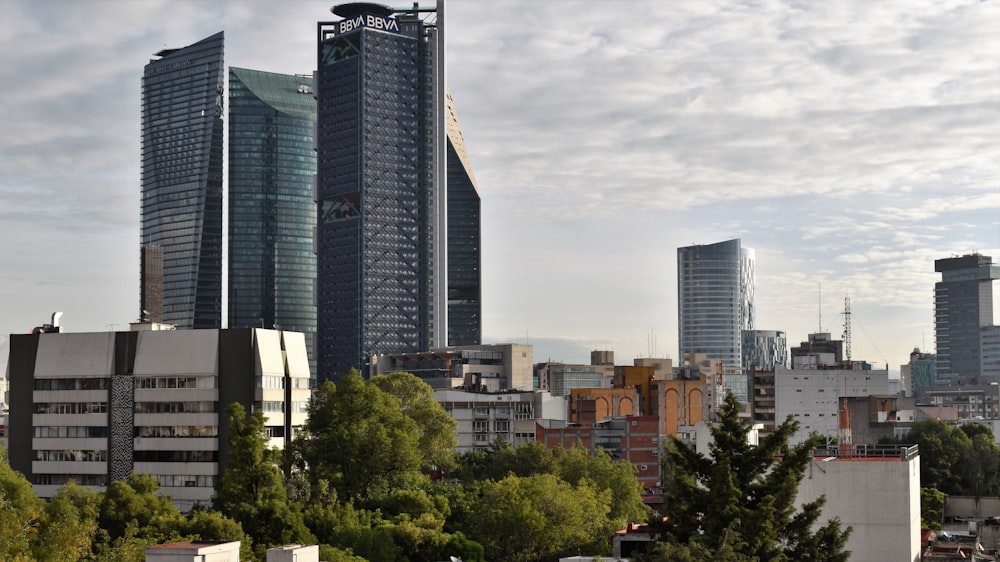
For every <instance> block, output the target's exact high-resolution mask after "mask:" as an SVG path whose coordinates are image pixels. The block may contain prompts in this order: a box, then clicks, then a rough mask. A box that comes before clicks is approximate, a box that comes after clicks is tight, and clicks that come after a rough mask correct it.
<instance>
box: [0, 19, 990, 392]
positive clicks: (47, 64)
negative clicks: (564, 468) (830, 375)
mask: <svg viewBox="0 0 1000 562" xmlns="http://www.w3.org/2000/svg"><path fill="white" fill-rule="evenodd" d="M331 4H332V2H302V3H297V4H295V5H292V6H278V5H271V4H267V3H257V2H249V3H245V2H244V3H237V2H226V3H220V4H213V5H212V6H211V7H210V8H209V7H207V6H206V5H205V4H201V3H195V2H191V3H181V4H176V3H174V4H168V3H162V2H143V3H128V4H123V3H121V2H111V1H105V2H102V1H96V2H88V3H86V4H85V5H84V4H76V3H70V2H47V3H42V4H38V3H14V4H13V5H12V6H10V9H9V10H8V12H9V13H7V14H6V16H7V17H5V20H4V22H3V23H0V30H2V31H3V33H0V45H2V46H3V47H6V49H5V50H4V52H6V53H8V55H7V56H6V58H5V64H4V65H0V78H3V80H2V81H0V83H3V84H4V86H3V88H4V90H3V93H4V97H3V99H4V100H5V101H4V121H5V132H4V134H3V135H0V143H2V144H0V155H2V156H0V201H2V202H3V204H2V205H0V237H2V239H3V240H5V241H6V243H5V244H4V251H3V252H2V254H0V256H2V258H3V263H4V266H3V270H2V272H0V295H2V296H3V301H2V305H3V310H4V314H3V315H2V323H0V361H2V362H4V363H5V362H6V349H7V334H9V333H23V332H25V331H27V330H28V329H30V328H31V327H33V326H36V325H40V324H42V323H43V322H46V321H47V319H48V318H49V315H50V314H51V313H52V312H53V311H56V310H61V311H63V312H64V313H65V315H64V317H63V323H64V324H65V326H66V328H67V329H68V330H70V331H100V330H108V329H110V328H111V327H112V326H113V325H116V326H117V327H118V328H121V327H123V326H124V324H126V323H127V322H130V321H134V320H135V319H136V318H135V317H136V315H137V313H138V309H139V306H138V302H139V279H138V270H139V264H138V261H139V256H138V252H136V251H135V250H136V248H137V244H136V242H137V241H138V240H137V236H136V232H137V227H138V213H137V210H138V209H139V164H140V158H139V140H140V118H139V117H140V108H139V104H138V100H139V99H140V80H141V75H142V67H143V66H144V65H145V64H147V63H148V61H149V59H150V58H152V55H153V54H154V53H155V52H157V51H159V50H160V49H162V48H163V47H168V46H169V47H174V46H181V45H189V44H191V43H194V42H196V41H198V40H200V39H201V38H204V37H207V36H209V35H211V34H213V33H216V32H218V31H221V30H224V31H225V33H226V39H227V45H226V64H227V65H232V66H238V67H249V68H255V69H261V70H265V71H269V72H279V73H285V74H295V73H311V72H312V71H313V70H314V67H315V48H314V38H315V35H314V32H315V26H316V22H317V21H329V20H332V19H335V18H334V17H333V16H332V15H331V14H330V12H329V8H330V5H331ZM421 4H422V5H423V4H425V3H423V2H422V3H421ZM427 4H429V3H427ZM625 5H626V6H628V9H621V10H615V11H602V10H600V9H598V8H595V7H594V6H604V5H603V4H596V5H595V4H592V3H588V2H568V1H565V2H564V1H554V2H546V3H537V2H515V1H509V2H498V3H492V4H490V5H489V6H488V7H484V5H483V4H481V3H477V2H470V1H463V0H451V1H449V2H448V3H447V10H446V20H447V22H448V39H447V41H448V51H447V53H448V73H449V76H448V82H449V85H450V87H451V91H452V93H453V95H454V97H455V99H456V100H457V101H458V106H459V111H460V112H461V118H462V125H463V130H462V133H463V136H464V139H465V141H466V145H467V148H468V152H469V157H470V160H471V162H472V165H473V166H474V168H475V174H476V180H477V184H478V187H479V190H480V192H481V194H482V198H483V207H482V212H483V236H482V244H483V262H482V268H483V288H482V303H483V341H484V342H485V343H492V342H514V343H524V342H525V341H528V342H529V343H532V344H534V345H535V353H534V356H535V359H536V360H537V361H544V360H546V359H550V358H551V359H553V360H564V361H567V362H587V358H588V357H589V353H588V352H589V350H592V349H611V350H614V351H615V352H616V359H617V362H619V363H629V362H631V361H630V359H631V357H635V356H649V355H659V356H670V357H673V358H675V359H676V358H677V355H676V353H677V349H676V346H677V339H678V337H677V333H676V326H677V302H676V292H677V288H676V263H675V256H676V249H677V248H679V247H683V246H689V245H692V244H711V243H715V242H717V241H720V240H726V239H730V238H736V237H739V238H741V239H742V241H743V244H745V245H746V246H748V247H751V248H754V249H755V251H756V262H757V283H756V286H757V290H756V312H757V318H756V325H757V326H760V327H764V328H767V329H774V330H782V331H784V332H785V333H786V334H787V338H788V341H789V342H798V341H803V340H805V339H806V335H807V334H808V333H809V332H815V331H817V330H818V329H820V328H822V329H823V331H827V332H831V333H832V334H834V335H835V336H838V335H839V334H840V333H841V331H842V316H840V315H839V313H840V312H841V311H842V308H843V301H844V297H845V295H847V296H850V298H851V306H852V318H853V320H854V326H853V348H854V353H853V356H854V357H855V358H857V359H864V360H868V361H871V362H874V363H876V364H879V365H884V364H886V363H888V368H889V370H890V372H893V373H895V372H898V370H899V365H901V364H903V363H906V361H907V359H908V356H909V353H910V351H912V349H913V347H920V348H921V349H922V350H924V351H933V350H934V325H933V318H934V311H933V296H934V283H935V281H936V279H937V275H936V274H935V273H934V260H935V259H941V258H946V257H950V256H955V255H964V254H970V253H973V252H979V253H982V254H984V255H989V256H993V258H994V260H1000V219H998V216H1000V189H998V187H1000V185H998V184H1000V146H998V145H1000V143H997V142H996V141H997V134H996V130H997V129H996V127H997V125H996V124H997V123H998V118H1000V76H998V75H997V73H996V63H995V61H996V60H997V59H998V57H1000V37H997V34H996V33H995V29H996V27H997V25H998V24H1000V10H998V6H997V3H996V2H954V3H946V4H932V3H929V2H927V3H920V2H885V3H878V4H876V5H868V4H865V3H860V2H859V3H836V4H835V5H826V4H819V5H806V6H801V5H796V4H794V3H791V2H788V3H781V2H771V3H763V4H757V5H755V6H744V5H741V4H737V3H731V2H723V3H710V2H697V3H694V2H691V3H686V2H679V3H670V4H669V5H665V4H661V3H653V2H630V3H626V4H625ZM112 16H113V17H112ZM14 53H17V55H15V54H14ZM227 146H228V145H227ZM820 287H822V289H820ZM996 292H997V287H996V286H994V294H996ZM998 304H1000V299H998V298H994V308H996V307H997V305H998ZM994 317H1000V313H997V314H995V315H994ZM820 318H822V320H820Z"/></svg>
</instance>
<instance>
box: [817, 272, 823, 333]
mask: <svg viewBox="0 0 1000 562" xmlns="http://www.w3.org/2000/svg"><path fill="white" fill-rule="evenodd" d="M816 298H817V299H818V300H817V302H816V304H817V308H818V310H819V330H817V331H816V333H817V334H822V333H823V282H822V281H820V282H819V295H818V296H817V297H816Z"/></svg>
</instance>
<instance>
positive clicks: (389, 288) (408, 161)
mask: <svg viewBox="0 0 1000 562" xmlns="http://www.w3.org/2000/svg"><path fill="white" fill-rule="evenodd" d="M334 14H335V15H337V16H339V17H341V18H343V19H341V20H339V21H334V22H320V23H319V24H318V27H317V31H318V39H317V47H318V49H317V70H316V73H315V76H314V89H315V92H316V98H317V104H318V105H317V133H316V150H317V178H316V204H317V206H318V224H317V227H316V252H317V260H318V261H317V284H316V287H317V360H318V371H319V377H320V378H336V377H339V376H341V375H343V374H344V373H345V372H347V371H348V370H349V369H351V368H357V369H360V370H361V371H362V372H365V371H366V370H367V367H368V365H369V363H370V361H371V358H372V357H373V356H375V355H385V354H398V353H410V352H419V351H425V350H429V349H439V348H443V347H446V346H448V345H466V344H477V343H480V333H481V314H480V303H479V300H480V290H479V286H480V281H479V280H480V277H481V273H480V270H479V265H480V264H479V255H480V250H479V195H478V192H477V191H476V184H475V180H474V178H473V176H472V174H471V167H470V166H469V160H468V153H467V151H466V149H465V143H464V141H463V140H462V139H461V134H460V132H459V131H458V121H457V118H455V116H454V107H453V106H452V105H451V104H450V103H449V97H448V95H447V89H446V86H445V66H444V14H443V13H442V7H440V6H439V7H438V8H436V9H432V10H429V11H428V10H424V9H420V8H417V7H414V9H413V10H404V11H400V12H396V11H394V10H392V9H391V8H388V7H384V6H379V5H377V4H371V3H355V4H344V5H339V6H336V7H335V8H334ZM449 221H450V222H451V224H452V225H453V228H450V227H449ZM450 313H454V314H455V324H454V326H452V325H451V324H450V323H449V314H450Z"/></svg>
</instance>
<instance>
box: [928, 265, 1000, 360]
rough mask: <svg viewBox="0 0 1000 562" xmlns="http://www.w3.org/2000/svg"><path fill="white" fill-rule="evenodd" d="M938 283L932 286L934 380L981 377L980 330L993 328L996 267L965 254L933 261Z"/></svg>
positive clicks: (998, 273)
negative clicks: (935, 374)
mask: <svg viewBox="0 0 1000 562" xmlns="http://www.w3.org/2000/svg"><path fill="white" fill-rule="evenodd" d="M934 271H936V272H938V273H940V274H941V281H938V282H937V283H935V284H934V339H935V343H936V345H937V376H938V378H939V379H949V378H951V377H975V376H979V375H981V374H983V372H982V371H983V348H982V334H981V332H982V330H983V329H984V328H989V327H990V326H992V325H993V281H994V280H995V279H1000V266H996V265H994V264H993V259H992V258H991V257H990V256H984V255H981V254H969V255H965V256H961V257H955V258H945V259H940V260H934Z"/></svg>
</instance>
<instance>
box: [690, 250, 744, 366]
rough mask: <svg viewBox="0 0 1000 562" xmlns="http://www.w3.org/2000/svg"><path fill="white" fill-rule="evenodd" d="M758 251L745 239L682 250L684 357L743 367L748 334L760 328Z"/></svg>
mask: <svg viewBox="0 0 1000 562" xmlns="http://www.w3.org/2000/svg"><path fill="white" fill-rule="evenodd" d="M753 302H754V251H753V250H752V249H750V248H744V247H742V246H741V244H740V239H739V238H736V239H734V240H727V241H725V242H718V243H716V244H706V245H700V244H699V245H695V246H686V247H683V248H678V249H677V307H678V331H677V332H678V334H679V337H680V349H679V354H680V356H681V357H684V356H685V355H687V354H689V353H704V354H706V355H707V356H708V357H709V358H710V359H718V360H721V361H722V363H723V365H724V366H725V367H729V368H742V367H743V353H742V343H743V331H744V330H753V329H754V304H753Z"/></svg>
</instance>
